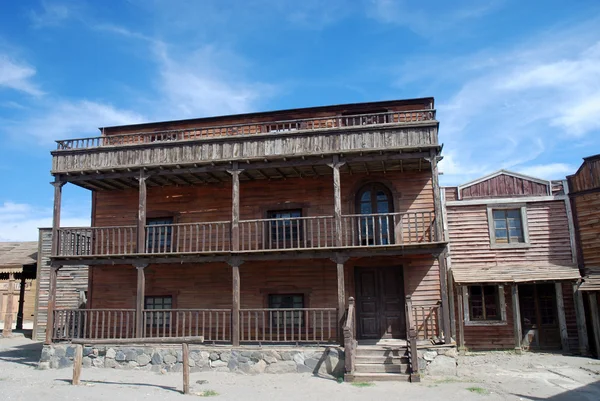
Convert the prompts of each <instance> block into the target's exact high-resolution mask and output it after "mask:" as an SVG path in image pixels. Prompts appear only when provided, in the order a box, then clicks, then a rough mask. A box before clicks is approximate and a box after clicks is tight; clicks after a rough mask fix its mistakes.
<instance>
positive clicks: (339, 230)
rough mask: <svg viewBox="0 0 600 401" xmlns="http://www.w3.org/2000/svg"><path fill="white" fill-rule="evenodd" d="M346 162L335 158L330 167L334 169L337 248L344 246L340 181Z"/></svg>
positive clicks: (336, 156)
mask: <svg viewBox="0 0 600 401" xmlns="http://www.w3.org/2000/svg"><path fill="white" fill-rule="evenodd" d="M344 164H345V162H340V158H339V156H338V155H334V156H333V163H331V164H329V167H331V168H332V169H333V210H334V219H335V246H336V247H341V246H342V193H341V191H342V186H341V179H340V167H342V166H343V165H344Z"/></svg>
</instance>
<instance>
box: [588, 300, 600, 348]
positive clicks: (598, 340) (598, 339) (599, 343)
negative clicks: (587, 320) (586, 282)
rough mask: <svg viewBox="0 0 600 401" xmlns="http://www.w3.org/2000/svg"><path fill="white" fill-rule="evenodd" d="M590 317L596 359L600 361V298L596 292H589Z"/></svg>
mask: <svg viewBox="0 0 600 401" xmlns="http://www.w3.org/2000/svg"><path fill="white" fill-rule="evenodd" d="M587 296H588V301H589V302H590V315H591V317H592V332H593V333H594V344H595V346H596V358H598V359H600V319H599V317H598V296H597V295H596V291H589V292H588V294H587Z"/></svg>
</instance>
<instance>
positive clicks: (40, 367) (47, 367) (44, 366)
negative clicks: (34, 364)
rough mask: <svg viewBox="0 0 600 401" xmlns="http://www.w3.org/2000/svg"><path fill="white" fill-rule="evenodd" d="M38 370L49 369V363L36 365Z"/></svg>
mask: <svg viewBox="0 0 600 401" xmlns="http://www.w3.org/2000/svg"><path fill="white" fill-rule="evenodd" d="M38 369H40V370H47V369H50V362H40V363H38Z"/></svg>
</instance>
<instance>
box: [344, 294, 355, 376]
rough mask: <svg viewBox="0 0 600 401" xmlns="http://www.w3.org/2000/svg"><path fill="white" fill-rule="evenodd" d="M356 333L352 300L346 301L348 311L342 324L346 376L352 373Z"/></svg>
mask: <svg viewBox="0 0 600 401" xmlns="http://www.w3.org/2000/svg"><path fill="white" fill-rule="evenodd" d="M355 332H356V312H355V309H354V298H352V297H350V298H349V299H348V311H347V312H346V322H345V323H344V328H343V334H344V353H345V355H346V359H345V360H344V368H345V371H346V373H347V374H352V373H354V368H355V358H356V348H357V341H356V339H355Z"/></svg>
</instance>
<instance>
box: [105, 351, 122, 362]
mask: <svg viewBox="0 0 600 401" xmlns="http://www.w3.org/2000/svg"><path fill="white" fill-rule="evenodd" d="M107 353H108V352H107ZM126 360H127V356H126V355H125V353H124V352H123V351H121V350H119V351H117V352H115V361H118V362H125V361H126Z"/></svg>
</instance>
